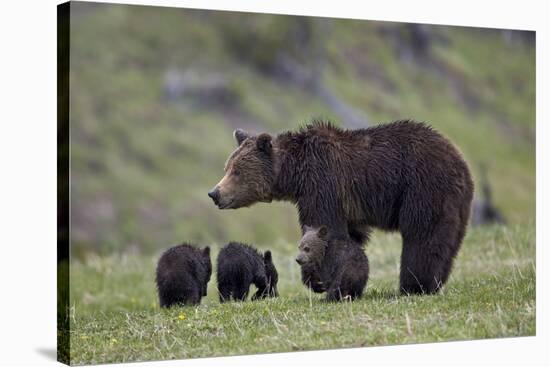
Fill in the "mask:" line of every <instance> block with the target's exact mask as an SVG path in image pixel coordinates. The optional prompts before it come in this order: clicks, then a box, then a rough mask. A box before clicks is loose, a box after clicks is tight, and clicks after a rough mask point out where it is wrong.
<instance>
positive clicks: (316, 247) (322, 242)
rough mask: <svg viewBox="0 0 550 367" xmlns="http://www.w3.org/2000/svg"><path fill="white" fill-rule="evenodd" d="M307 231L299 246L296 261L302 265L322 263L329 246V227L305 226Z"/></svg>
mask: <svg viewBox="0 0 550 367" xmlns="http://www.w3.org/2000/svg"><path fill="white" fill-rule="evenodd" d="M304 229H305V233H304V235H303V236H302V239H301V240H300V245H299V246H298V250H299V253H298V256H297V257H296V262H297V263H298V264H300V266H301V265H306V264H320V263H321V262H322V261H323V259H324V257H325V252H326V249H327V247H328V240H327V232H328V230H327V227H325V226H321V227H319V228H311V227H308V226H305V227H304Z"/></svg>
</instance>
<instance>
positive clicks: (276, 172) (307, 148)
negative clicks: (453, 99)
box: [208, 121, 473, 294]
mask: <svg viewBox="0 0 550 367" xmlns="http://www.w3.org/2000/svg"><path fill="white" fill-rule="evenodd" d="M234 136H235V138H236V140H237V143H238V144H239V147H238V148H237V149H236V150H235V151H234V152H233V153H232V154H231V156H230V157H229V159H228V161H227V163H226V165H225V175H224V177H223V178H222V180H221V181H220V182H219V183H218V185H216V187H215V188H214V189H213V190H212V191H210V192H209V193H208V195H209V196H210V197H211V198H212V199H213V200H214V203H215V204H216V205H217V206H218V207H219V208H221V209H229V208H232V209H236V208H240V207H244V206H250V205H252V204H254V203H256V202H260V201H263V202H270V201H272V200H286V201H290V202H292V203H295V204H296V206H297V208H298V215H299V220H300V225H301V226H302V228H303V226H304V225H309V226H314V227H318V226H320V225H323V224H325V225H327V226H328V228H329V229H330V231H331V232H332V233H334V234H335V236H336V237H341V238H342V239H348V238H350V237H351V238H352V239H353V240H354V241H357V242H360V243H363V242H364V241H365V240H366V239H367V237H368V233H369V227H377V228H380V229H383V230H388V231H394V230H396V231H397V230H398V231H400V232H401V236H402V238H403V250H402V255H401V274H400V290H401V292H403V293H406V294H409V293H435V292H437V291H438V290H439V289H440V288H441V286H442V285H443V284H444V283H445V282H446V281H447V278H448V276H449V273H450V271H451V268H452V264H453V259H454V257H455V256H456V254H457V252H458V250H459V248H460V245H461V243H462V239H463V238H464V234H465V232H466V226H467V224H468V218H469V215H470V206H471V202H472V198H473V182H472V179H471V176H470V171H469V169H468V166H467V164H466V162H465V161H464V159H463V158H462V155H461V154H460V152H459V151H458V150H457V149H456V148H455V147H454V145H453V144H452V143H450V142H449V140H447V139H446V138H445V137H443V136H442V135H441V134H439V133H438V132H436V131H435V130H433V129H432V128H431V127H429V126H427V125H425V124H423V123H417V122H413V121H397V122H393V123H389V124H382V125H378V126H374V127H369V128H366V129H358V130H344V129H340V128H337V127H335V126H333V125H331V124H330V123H325V122H313V123H312V124H310V125H307V126H305V127H304V128H301V129H300V130H298V131H297V132H284V133H282V134H279V135H277V136H276V137H272V136H271V135H269V134H266V133H263V134H260V135H257V136H251V135H249V134H247V133H245V132H243V131H241V130H237V131H235V133H234Z"/></svg>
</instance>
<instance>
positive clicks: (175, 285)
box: [156, 243, 212, 307]
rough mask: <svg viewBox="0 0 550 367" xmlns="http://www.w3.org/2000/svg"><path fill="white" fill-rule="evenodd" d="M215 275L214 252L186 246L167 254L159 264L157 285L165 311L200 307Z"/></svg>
mask: <svg viewBox="0 0 550 367" xmlns="http://www.w3.org/2000/svg"><path fill="white" fill-rule="evenodd" d="M211 275H212V262H211V261H210V248H209V247H208V246H207V247H204V248H203V249H200V248H197V247H195V246H193V245H191V244H187V243H183V244H181V245H179V246H174V247H172V248H169V249H168V250H166V251H165V252H164V253H163V254H162V255H161V256H160V259H159V261H158V264H157V271H156V283H157V289H158V295H159V302H160V306H161V307H171V306H173V305H198V304H200V302H201V297H203V296H206V288H207V285H208V281H209V280H210V277H211Z"/></svg>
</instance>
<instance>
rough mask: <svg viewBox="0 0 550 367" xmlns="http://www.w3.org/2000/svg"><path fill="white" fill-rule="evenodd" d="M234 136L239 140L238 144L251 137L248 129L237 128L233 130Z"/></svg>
mask: <svg viewBox="0 0 550 367" xmlns="http://www.w3.org/2000/svg"><path fill="white" fill-rule="evenodd" d="M233 137H234V138H235V140H236V141H237V144H238V145H241V144H242V143H243V141H245V140H246V139H247V138H248V137H250V134H248V133H247V132H246V131H244V130H241V129H237V130H235V131H233Z"/></svg>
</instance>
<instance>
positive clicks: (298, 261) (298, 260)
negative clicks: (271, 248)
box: [296, 256, 304, 265]
mask: <svg viewBox="0 0 550 367" xmlns="http://www.w3.org/2000/svg"><path fill="white" fill-rule="evenodd" d="M296 262H297V263H298V265H303V264H304V259H302V258H301V257H300V256H298V257H297V258H296Z"/></svg>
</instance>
